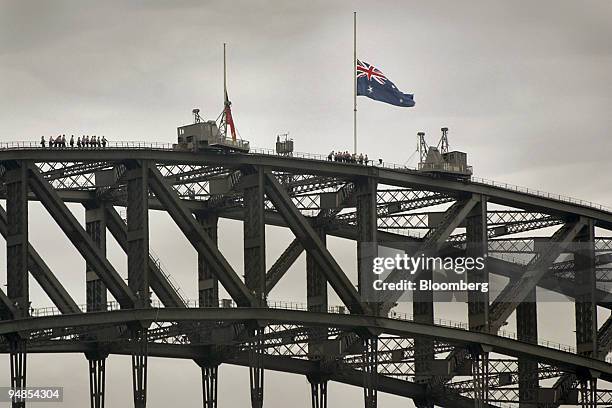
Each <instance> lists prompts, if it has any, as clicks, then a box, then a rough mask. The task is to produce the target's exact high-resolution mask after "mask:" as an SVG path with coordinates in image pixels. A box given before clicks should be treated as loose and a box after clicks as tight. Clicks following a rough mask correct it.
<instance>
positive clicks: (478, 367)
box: [472, 347, 489, 408]
mask: <svg viewBox="0 0 612 408" xmlns="http://www.w3.org/2000/svg"><path fill="white" fill-rule="evenodd" d="M472 381H473V384H474V385H473V388H474V395H473V398H474V407H475V408H483V407H486V406H488V404H489V353H488V352H487V351H484V350H482V349H481V348H480V347H478V348H477V349H475V350H472Z"/></svg>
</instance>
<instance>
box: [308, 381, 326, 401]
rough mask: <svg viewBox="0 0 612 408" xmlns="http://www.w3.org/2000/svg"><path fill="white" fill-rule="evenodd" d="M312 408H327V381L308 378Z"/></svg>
mask: <svg viewBox="0 0 612 408" xmlns="http://www.w3.org/2000/svg"><path fill="white" fill-rule="evenodd" d="M307 378H308V382H309V383H310V396H311V407H312V408H327V380H325V379H321V378H313V377H310V376H308V377H307Z"/></svg>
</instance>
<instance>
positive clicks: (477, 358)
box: [0, 142, 612, 408]
mask: <svg viewBox="0 0 612 408" xmlns="http://www.w3.org/2000/svg"><path fill="white" fill-rule="evenodd" d="M0 165H1V166H0V175H1V177H2V185H1V186H2V198H3V199H5V200H6V210H4V209H1V210H0V232H1V233H2V235H3V236H4V237H5V239H6V245H7V288H6V293H4V292H2V291H0V316H1V318H2V321H0V334H1V335H2V341H1V342H0V350H2V352H4V353H8V354H10V359H11V386H12V387H13V388H20V387H24V386H26V385H27V383H26V367H27V364H26V362H27V356H28V353H33V352H35V353H82V354H83V355H84V356H85V357H86V358H87V360H88V361H89V376H90V396H91V400H90V404H91V407H92V408H101V407H103V406H104V396H105V392H106V388H105V363H106V359H107V357H108V356H109V355H111V354H121V355H130V356H132V368H133V370H132V373H133V398H134V406H135V407H145V406H146V399H147V388H146V387H147V380H146V379H147V361H148V358H149V357H169V358H182V359H190V360H193V361H194V362H195V363H196V364H198V366H199V367H201V371H202V390H203V406H204V407H206V408H213V407H216V406H217V403H218V398H217V381H218V380H219V378H218V367H219V365H221V364H234V365H240V366H246V367H249V370H250V393H251V402H252V406H253V407H254V408H260V407H262V406H263V403H264V393H263V389H264V379H265V377H264V373H265V371H266V370H277V371H283V372H288V373H295V374H300V375H304V376H305V377H306V379H307V381H308V382H309V384H310V386H311V390H312V406H313V408H324V407H326V406H327V383H328V382H329V381H337V382H341V383H345V384H351V385H356V386H359V387H362V388H363V391H364V404H365V407H366V408H373V407H376V406H377V392H379V391H380V392H384V393H391V394H395V395H399V396H404V397H407V398H411V399H412V400H413V401H414V402H415V404H416V405H417V406H418V407H433V406H434V405H437V406H448V407H474V406H476V407H484V406H491V407H493V406H502V405H503V406H506V405H509V404H510V405H518V406H521V407H536V406H537V407H539V406H559V405H563V404H569V405H582V406H585V407H586V406H588V407H592V406H609V405H612V393H611V392H610V391H608V390H606V389H605V387H604V386H602V385H605V384H606V383H607V382H610V381H612V365H611V364H609V363H608V362H607V361H606V355H607V353H608V352H609V350H610V347H612V320H611V319H608V320H607V321H605V322H603V324H598V322H597V313H596V311H597V306H599V307H602V308H606V309H612V301H611V297H610V293H608V292H607V291H606V290H605V288H602V287H601V285H598V284H601V283H602V282H609V281H610V276H611V275H610V273H609V272H610V271H611V269H610V268H609V266H608V265H609V263H610V262H611V261H612V255H610V254H611V253H612V239H609V238H605V237H598V236H596V228H598V229H604V230H612V210H610V209H608V208H605V207H603V206H599V205H596V204H593V203H589V202H584V201H581V200H576V199H572V198H569V197H562V196H556V195H551V194H548V193H543V192H540V191H537V190H531V189H523V188H518V187H515V186H510V185H506V184H496V183H493V182H489V181H486V180H481V179H477V178H472V179H471V180H453V179H448V178H441V177H432V176H428V175H426V174H423V173H420V172H418V171H416V170H412V169H407V168H405V167H403V166H394V165H390V164H383V165H381V166H364V165H358V164H350V163H338V162H330V161H327V160H325V157H318V156H315V155H298V154H295V155H294V156H293V157H287V156H277V155H274V154H268V152H266V151H257V150H253V151H252V152H251V153H248V154H246V153H231V152H221V151H201V152H197V153H194V152H185V151H176V150H172V148H171V146H169V145H153V144H146V143H127V142H126V143H116V144H112V143H111V144H110V145H109V146H108V147H107V148H105V149H79V150H76V149H70V148H65V149H62V148H58V149H55V148H53V149H49V148H46V149H42V148H36V147H35V146H33V145H32V144H29V143H12V144H4V145H1V146H0ZM30 200H36V201H39V202H40V203H41V204H42V205H43V206H44V208H45V209H46V210H47V211H48V213H49V215H50V216H51V217H52V218H53V219H54V220H55V222H56V223H57V224H58V226H59V227H60V228H61V230H62V231H63V232H64V234H65V236H66V238H67V239H68V240H70V241H71V243H72V244H73V245H74V247H75V248H76V249H77V250H78V252H79V253H80V254H81V255H82V257H83V258H84V259H85V260H86V264H87V267H86V271H83V272H84V274H83V278H84V279H86V287H87V295H86V299H87V304H86V305H78V304H77V303H76V302H75V301H74V299H73V297H72V296H71V294H70V293H68V291H67V290H66V289H65V287H64V285H63V284H62V282H61V281H60V280H59V279H58V278H57V277H56V276H55V275H54V273H53V271H52V270H51V268H50V267H49V266H48V265H47V264H46V263H45V261H44V260H43V259H42V257H41V256H40V255H39V254H38V252H37V251H36V248H34V247H33V246H32V245H31V244H30V241H29V237H28V202H29V201H30ZM67 203H80V204H82V205H83V206H84V208H85V219H84V220H78V219H77V218H76V217H75V216H74V215H73V213H72V212H71V211H70V210H69V209H68V207H67V206H66V204H67ZM115 207H125V208H126V217H125V219H124V217H123V216H122V215H121V214H120V213H119V212H117V211H116V210H115ZM439 208H445V210H443V211H441V210H439ZM153 210H155V211H166V212H167V213H168V214H169V215H170V217H171V218H172V220H173V221H174V222H175V223H176V225H177V226H178V228H179V229H180V230H181V231H182V233H183V234H184V235H185V237H186V238H187V240H188V241H189V242H190V243H191V245H192V246H193V248H194V250H195V251H197V254H198V270H197V276H198V299H197V300H188V299H185V297H184V296H183V295H182V294H181V292H180V290H179V289H178V287H177V285H175V284H174V283H173V281H172V279H171V274H170V273H169V272H168V271H166V270H164V268H163V267H162V264H161V263H160V262H159V259H157V257H155V256H153V255H152V254H151V251H150V248H149V212H150V211H153ZM220 218H227V219H234V220H240V221H242V223H243V228H244V239H243V248H244V271H236V270H235V269H234V268H233V267H232V266H231V265H230V264H229V263H228V261H227V260H226V258H225V257H224V255H223V254H222V253H221V251H220V250H219V248H218V247H217V232H218V220H219V219H220ZM266 225H275V226H282V227H286V228H289V229H290V230H291V231H292V233H293V235H294V236H295V238H294V239H293V241H292V242H290V243H289V245H288V246H287V248H286V249H285V250H284V252H283V253H282V254H281V255H280V257H279V258H278V259H277V260H276V261H275V262H274V263H273V264H272V265H266V262H265V259H266V256H265V254H266V233H265V227H266ZM550 227H554V230H555V232H554V233H552V234H545V233H544V232H542V234H543V235H539V236H537V237H532V238H515V237H514V235H515V234H519V233H523V232H532V234H533V232H534V231H539V230H542V231H550V230H551V228H550ZM107 230H108V231H110V233H111V234H112V236H113V237H114V238H115V239H116V240H117V242H118V243H119V245H120V246H121V248H122V249H123V250H124V251H125V253H126V254H127V259H128V276H127V282H126V281H125V280H124V278H123V277H122V276H121V275H120V274H119V273H118V272H117V269H115V267H114V266H113V264H112V263H111V262H109V260H108V259H107V257H106V238H105V237H106V231H107ZM418 231H422V233H417V232H418ZM328 236H335V237H342V238H345V239H350V240H354V241H355V242H356V243H357V264H358V267H359V268H362V267H363V266H366V267H367V266H368V265H371V262H372V256H373V254H372V253H371V252H370V251H364V250H363V249H362V248H363V246H362V245H360V244H364V243H377V244H379V245H384V246H389V247H393V248H396V249H398V250H406V248H407V247H408V245H411V246H414V245H417V247H418V248H419V250H420V251H434V252H436V253H442V254H447V255H449V256H473V257H479V256H483V257H486V259H487V262H486V268H485V269H484V270H483V271H481V272H480V275H478V276H475V277H474V279H485V280H488V276H489V275H499V276H503V277H505V278H508V283H507V286H506V287H505V288H504V289H503V290H502V291H501V293H500V294H499V296H497V297H496V298H495V299H490V298H489V294H488V293H470V294H469V295H468V299H467V302H468V313H467V316H466V322H465V323H456V322H450V321H443V320H439V319H436V318H435V317H434V305H435V302H434V299H433V294H432V293H431V292H423V293H420V294H419V295H418V296H416V297H415V299H414V300H413V313H412V315H404V314H399V313H396V312H395V311H394V308H395V306H396V304H397V301H398V297H393V296H391V297H389V298H386V299H385V300H384V301H380V302H366V301H364V300H363V296H362V293H361V288H362V287H363V286H364V285H365V284H366V283H365V282H358V284H357V285H355V284H354V283H353V282H351V280H349V278H348V277H347V274H345V271H343V270H342V268H341V267H340V266H339V264H338V263H337V262H336V260H335V259H334V257H333V256H332V254H331V253H330V251H329V250H328V248H327V247H326V237H328ZM541 242H545V243H547V244H548V245H539V244H538V243H541ZM577 243H578V244H579V245H577ZM304 252H305V253H306V271H305V272H306V278H307V279H306V280H307V285H306V286H307V287H306V288H305V289H306V298H307V303H306V304H304V305H301V304H296V303H292V302H271V301H269V300H268V294H269V292H270V291H271V290H272V289H273V288H274V287H275V285H277V284H278V282H279V281H281V280H282V279H283V276H284V275H285V273H286V272H287V271H288V270H289V268H291V266H292V265H293V263H294V262H295V261H296V259H297V258H298V257H299V256H300V255H301V254H302V253H304ZM519 255H520V256H519ZM195 273H196V271H194V275H195ZM29 274H31V275H32V277H33V278H34V279H35V280H36V281H37V282H38V284H39V285H40V286H41V287H42V289H43V290H44V292H45V293H46V295H47V296H48V297H49V298H50V300H51V301H52V302H53V304H54V305H55V307H54V308H36V307H33V306H32V305H31V303H30V296H29V288H28V277H29ZM241 275H243V276H244V278H242V277H241ZM360 280H362V279H361V277H360ZM219 285H222V286H223V288H224V289H225V290H226V291H227V293H228V294H229V296H231V299H220V298H219ZM328 287H331V288H332V289H333V291H334V292H335V293H336V294H337V295H338V297H339V299H340V301H341V302H342V304H341V305H330V304H329V302H328V295H327V291H328ZM536 288H544V289H547V290H550V291H553V292H557V293H560V294H562V295H564V296H566V297H568V298H571V299H573V300H574V304H575V314H574V316H573V317H570V318H574V319H575V328H576V330H575V339H576V342H575V345H572V346H563V345H560V344H556V343H552V342H548V341H546V340H544V339H541V338H539V337H538V330H537V328H538V324H537V307H538V299H537V295H536ZM153 293H154V295H155V298H153V296H152V294H153ZM109 294H110V295H111V296H112V299H111V297H110V296H109ZM513 314H515V315H516V325H517V333H516V334H514V333H508V332H505V331H504V326H505V324H506V323H507V321H508V319H509V318H510V317H511V316H512V315H513ZM568 326H569V327H571V326H572V325H571V324H570V325H568ZM83 375H85V373H83ZM550 379H554V380H555V382H554V385H553V386H551V387H545V386H543V385H542V384H541V382H543V381H544V380H550ZM221 405H222V404H221ZM24 406H25V402H13V407H24Z"/></svg>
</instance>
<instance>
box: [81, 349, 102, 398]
mask: <svg viewBox="0 0 612 408" xmlns="http://www.w3.org/2000/svg"><path fill="white" fill-rule="evenodd" d="M85 356H86V357H87V360H88V364H89V401H90V408H104V401H105V396H106V357H107V355H106V354H105V353H95V352H94V353H85Z"/></svg>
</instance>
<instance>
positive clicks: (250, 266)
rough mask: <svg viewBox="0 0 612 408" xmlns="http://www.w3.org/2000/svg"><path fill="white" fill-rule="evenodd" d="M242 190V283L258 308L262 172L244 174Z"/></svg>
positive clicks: (261, 296)
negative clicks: (243, 211)
mask: <svg viewBox="0 0 612 408" xmlns="http://www.w3.org/2000/svg"><path fill="white" fill-rule="evenodd" d="M240 186H241V187H242V188H243V196H244V207H245V217H244V222H243V224H242V225H243V232H244V282H245V284H246V286H247V288H249V290H250V291H251V294H252V295H253V297H254V298H255V299H256V303H257V305H259V306H264V305H265V302H266V222H265V219H264V210H265V202H264V200H265V197H264V172H263V169H262V168H258V169H248V170H244V171H243V174H242V178H241V180H240Z"/></svg>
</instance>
